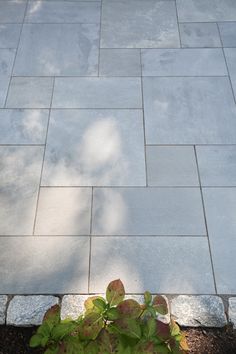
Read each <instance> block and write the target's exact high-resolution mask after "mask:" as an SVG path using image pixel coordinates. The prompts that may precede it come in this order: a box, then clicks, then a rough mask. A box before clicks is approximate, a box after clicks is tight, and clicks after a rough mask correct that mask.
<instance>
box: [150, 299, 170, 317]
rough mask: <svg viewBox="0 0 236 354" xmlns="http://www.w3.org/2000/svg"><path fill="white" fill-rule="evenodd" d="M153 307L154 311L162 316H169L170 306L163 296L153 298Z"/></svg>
mask: <svg viewBox="0 0 236 354" xmlns="http://www.w3.org/2000/svg"><path fill="white" fill-rule="evenodd" d="M152 304H153V307H154V309H155V310H156V311H157V312H158V313H160V314H161V315H167V314H168V305H167V302H166V299H165V298H164V297H163V296H161V295H157V296H155V297H154V298H153V302H152Z"/></svg>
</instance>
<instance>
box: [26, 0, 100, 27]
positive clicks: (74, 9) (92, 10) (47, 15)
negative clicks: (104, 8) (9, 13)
mask: <svg viewBox="0 0 236 354" xmlns="http://www.w3.org/2000/svg"><path fill="white" fill-rule="evenodd" d="M100 8H101V5H100V3H99V2H78V1H76V2H69V1H61V2H57V1H30V2H29V5H28V7H27V12H26V16H25V22H31V23H100Z"/></svg>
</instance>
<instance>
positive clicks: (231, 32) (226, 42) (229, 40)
mask: <svg viewBox="0 0 236 354" xmlns="http://www.w3.org/2000/svg"><path fill="white" fill-rule="evenodd" d="M219 30H220V36H221V40H222V42H223V46H224V47H236V22H220V23H219Z"/></svg>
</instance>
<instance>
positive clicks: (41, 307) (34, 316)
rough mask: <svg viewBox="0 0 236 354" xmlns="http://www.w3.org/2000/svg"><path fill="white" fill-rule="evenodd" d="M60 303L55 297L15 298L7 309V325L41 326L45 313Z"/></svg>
mask: <svg viewBox="0 0 236 354" xmlns="http://www.w3.org/2000/svg"><path fill="white" fill-rule="evenodd" d="M58 302H59V299H58V298H57V297H55V296H44V295H41V296H40V295H39V296H15V297H14V298H13V299H12V300H11V301H10V303H9V306H8V309H7V325H9V326H37V325H40V324H41V323H42V320H43V316H44V314H45V312H46V311H47V310H48V309H49V308H50V307H52V306H53V305H56V304H58Z"/></svg>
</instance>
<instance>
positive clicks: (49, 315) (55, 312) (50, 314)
mask: <svg viewBox="0 0 236 354" xmlns="http://www.w3.org/2000/svg"><path fill="white" fill-rule="evenodd" d="M46 321H47V322H51V323H53V324H58V323H59V322H60V306H59V305H54V306H52V307H51V308H50V309H49V310H47V312H46V313H45V315H44V317H43V322H46Z"/></svg>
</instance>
